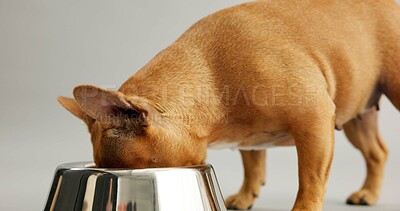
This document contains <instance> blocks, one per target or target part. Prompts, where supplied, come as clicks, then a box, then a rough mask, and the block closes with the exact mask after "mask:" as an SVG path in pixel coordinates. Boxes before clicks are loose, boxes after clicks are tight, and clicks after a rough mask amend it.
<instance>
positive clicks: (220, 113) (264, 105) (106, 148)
mask: <svg viewBox="0 0 400 211" xmlns="http://www.w3.org/2000/svg"><path fill="white" fill-rule="evenodd" d="M399 38H400V8H399V7H398V6H397V5H396V3H395V2H394V1H392V0H379V1H376V0H348V1H334V0H306V1H294V0H293V1H257V2H252V3H247V4H243V5H240V6H236V7H233V8H229V9H226V10H223V11H220V12H218V13H215V14H213V15H210V16H208V17H206V18H204V19H203V20H201V21H199V22H198V23H196V24H195V25H194V26H192V27H191V28H190V29H189V30H188V31H187V32H186V33H185V34H184V35H183V36H182V37H180V38H179V39H178V40H177V41H176V42H175V43H173V44H172V45H171V46H170V47H168V48H167V49H165V50H164V51H162V52H161V53H160V54H158V55H157V56H156V57H155V58H154V59H153V60H152V61H150V62H149V63H148V64H147V65H146V66H144V67H143V68H142V69H141V70H140V71H139V72H137V73H136V74H135V75H134V76H132V77H131V78H130V79H129V80H128V81H127V82H125V83H124V84H123V85H122V86H121V88H120V89H119V91H118V92H114V91H107V90H103V89H99V88H96V87H92V86H79V87H77V88H76V89H75V90H74V95H75V100H76V101H75V100H73V99H68V98H60V99H59V100H60V102H61V103H62V104H63V105H64V106H65V107H66V108H67V109H68V110H70V111H71V112H72V113H73V114H75V115H76V116H78V117H79V118H81V119H83V120H85V122H86V123H87V124H88V126H89V130H90V132H91V134H92V143H93V147H94V159H95V162H96V164H97V165H99V166H107V167H132V168H144V167H158V166H179V165H193V164H200V163H203V162H204V160H205V156H206V148H207V146H210V147H233V148H238V149H244V150H243V151H241V153H242V157H243V164H244V167H245V181H244V183H243V187H242V189H241V190H240V192H239V193H238V194H236V195H234V196H231V197H230V198H228V199H227V201H226V203H227V206H228V207H231V208H237V209H246V208H248V207H250V206H251V205H252V203H253V202H254V200H255V198H256V196H257V194H258V192H259V189H260V186H261V184H262V183H264V177H265V150H264V148H265V147H268V146H288V145H295V146H296V148H297V151H298V157H299V177H300V188H299V192H298V196H297V200H296V203H295V206H294V210H321V209H322V205H323V199H324V194H325V186H326V182H327V177H328V172H329V168H330V163H331V160H332V156H333V148H334V141H333V134H334V132H333V131H334V128H335V127H336V128H338V129H340V128H344V131H345V133H346V135H347V136H348V138H349V140H350V141H351V142H352V143H353V145H354V146H356V147H357V148H359V149H360V150H361V152H362V153H363V155H364V157H365V159H366V162H367V166H368V176H367V179H366V181H365V184H364V186H363V188H362V189H361V190H360V191H359V192H356V193H355V194H353V195H352V196H351V197H350V198H349V199H348V203H352V204H374V203H375V202H376V200H377V198H378V195H379V192H380V186H381V180H382V174H383V166H384V163H385V161H386V157H387V150H386V147H385V145H384V143H383V142H382V140H381V138H380V136H379V133H378V131H377V126H376V120H377V105H378V101H379V98H380V97H381V95H382V94H385V95H386V96H387V97H388V98H389V99H390V100H391V102H392V103H393V104H394V105H395V106H396V108H397V109H400V39H399ZM110 117H111V118H110ZM249 149H251V150H255V149H256V150H255V151H245V150H249Z"/></svg>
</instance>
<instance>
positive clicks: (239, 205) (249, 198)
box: [225, 193, 256, 210]
mask: <svg viewBox="0 0 400 211" xmlns="http://www.w3.org/2000/svg"><path fill="white" fill-rule="evenodd" d="M255 199H256V196H255V195H254V194H251V193H250V194H246V193H238V194H235V195H232V196H230V197H228V199H226V200H225V205H226V208H228V209H230V210H250V209H251V207H252V206H253V203H254V201H255Z"/></svg>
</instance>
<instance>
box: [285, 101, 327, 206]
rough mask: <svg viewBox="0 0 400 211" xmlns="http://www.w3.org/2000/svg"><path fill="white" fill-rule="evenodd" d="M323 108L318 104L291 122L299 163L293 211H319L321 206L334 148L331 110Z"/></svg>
mask: <svg viewBox="0 0 400 211" xmlns="http://www.w3.org/2000/svg"><path fill="white" fill-rule="evenodd" d="M325 109H326V108H324V107H318V108H316V109H315V111H314V112H315V113H316V114H313V113H308V114H307V115H306V116H303V115H304V114H303V115H302V118H303V121H299V120H297V121H296V124H295V125H292V129H293V130H294V131H292V132H291V133H292V135H293V138H294V139H295V144H296V149H297V155H298V166H299V190H298V193H297V199H296V202H295V205H294V207H293V210H295V211H300V210H303V211H321V210H322V207H323V203H324V195H325V190H326V183H327V180H328V175H329V170H330V166H331V162H332V157H333V151H334V113H333V111H332V110H330V109H329V110H325ZM324 110H325V111H324Z"/></svg>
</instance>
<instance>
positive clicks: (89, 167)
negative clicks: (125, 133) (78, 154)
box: [57, 161, 214, 173]
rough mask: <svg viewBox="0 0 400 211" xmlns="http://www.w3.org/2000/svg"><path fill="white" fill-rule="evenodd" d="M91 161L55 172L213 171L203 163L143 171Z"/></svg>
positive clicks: (211, 167) (77, 163)
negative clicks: (102, 165)
mask: <svg viewBox="0 0 400 211" xmlns="http://www.w3.org/2000/svg"><path fill="white" fill-rule="evenodd" d="M94 165H95V163H94V162H93V161H80V162H70V163H64V164H60V165H59V166H58V167H57V170H61V169H70V170H80V171H83V170H90V171H105V172H132V173H134V172H156V171H176V170H206V169H212V170H214V168H213V166H212V165H211V164H208V163H205V164H201V165H193V166H178V167H160V168H143V169H129V168H98V167H96V166H94Z"/></svg>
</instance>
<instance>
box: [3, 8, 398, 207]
mask: <svg viewBox="0 0 400 211" xmlns="http://www.w3.org/2000/svg"><path fill="white" fill-rule="evenodd" d="M240 2H245V1H228V0H218V1H215V0H190V1H188V0H169V1H157V2H156V1H147V0H140V1H139V0H136V1H133V0H131V1H128V0H120V1H106V0H96V1H95V0H85V1H78V0H65V1H59V0H48V1H45V0H26V1H20V0H0V96H1V100H0V210H7V211H8V210H42V209H43V207H44V203H45V201H46V199H47V192H48V190H49V187H50V184H51V180H52V177H53V172H54V169H55V168H56V166H57V165H59V164H61V163H68V162H73V161H86V160H91V159H92V158H91V156H92V152H91V150H92V149H91V145H90V141H89V134H88V133H87V129H86V127H85V125H84V124H83V123H82V122H81V121H79V120H78V119H76V118H75V117H73V116H72V115H71V114H69V113H68V112H67V111H65V110H64V109H63V108H62V107H61V106H59V105H58V103H57V102H56V97H57V96H58V95H65V96H71V95H72V93H71V92H72V88H73V87H74V86H75V85H78V84H87V83H89V84H95V85H98V86H102V87H106V88H116V87H118V86H119V85H121V84H122V83H123V82H124V81H125V80H126V79H127V78H128V77H129V76H130V75H132V74H133V73H135V71H137V70H138V69H139V68H140V67H141V66H143V65H144V64H145V63H146V62H147V61H149V60H150V59H151V58H152V57H153V56H154V55H155V54H156V53H157V52H159V51H160V50H161V49H163V48H165V47H166V46H168V44H170V43H171V42H173V41H174V40H175V39H176V38H177V37H178V36H179V35H180V34H182V33H183V32H184V31H185V30H186V29H187V28H188V27H189V26H190V25H192V24H193V23H194V22H196V21H197V20H199V19H200V18H202V17H204V16H205V15H208V14H210V13H212V12H214V11H217V10H219V9H222V8H225V7H228V6H231V5H235V4H238V3H240ZM399 56H400V55H399ZM399 71H400V70H399ZM381 110H382V111H381V112H380V128H381V132H382V136H383V137H384V139H385V140H386V142H387V145H388V146H389V149H390V150H391V154H390V157H389V161H388V164H387V167H386V175H385V181H384V186H383V192H382V199H381V200H380V202H379V204H378V206H377V207H373V208H350V207H348V206H345V205H344V201H345V199H346V197H347V196H348V195H349V194H350V193H351V192H353V191H355V190H357V189H358V188H359V187H360V186H361V184H362V182H363V179H364V176H365V166H364V162H363V159H362V157H361V154H360V153H359V152H358V151H357V150H355V149H354V148H353V147H352V146H351V145H350V144H349V142H348V141H347V140H346V139H345V137H344V135H343V134H342V133H336V152H335V158H334V161H333V166H332V171H331V177H330V180H329V185H328V192H327V196H326V207H325V210H332V211H333V210H334V211H336V210H358V209H359V210H400V183H399V179H400V142H399V141H400V140H399V139H400V130H399V123H400V114H399V112H398V111H397V110H395V109H394V107H393V106H392V105H391V104H390V103H389V102H388V101H387V99H383V101H382V106H381ZM268 153H269V154H268V179H267V185H266V187H264V188H263V189H262V193H261V196H260V199H259V200H258V201H257V203H256V204H255V206H254V209H255V210H260V211H261V210H269V211H271V210H289V209H290V208H291V207H292V204H293V202H294V199H295V195H296V191H297V185H298V184H297V158H296V152H295V148H274V149H270V150H269V152H268ZM208 162H209V163H211V164H213V165H214V167H215V169H216V171H217V175H218V178H219V181H220V186H221V189H222V191H223V193H224V195H225V196H227V195H229V194H232V193H234V192H236V191H237V190H238V189H239V187H240V184H241V181H242V174H243V170H242V166H241V160H240V157H239V153H238V152H237V151H231V150H222V151H210V152H209V159H208Z"/></svg>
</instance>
